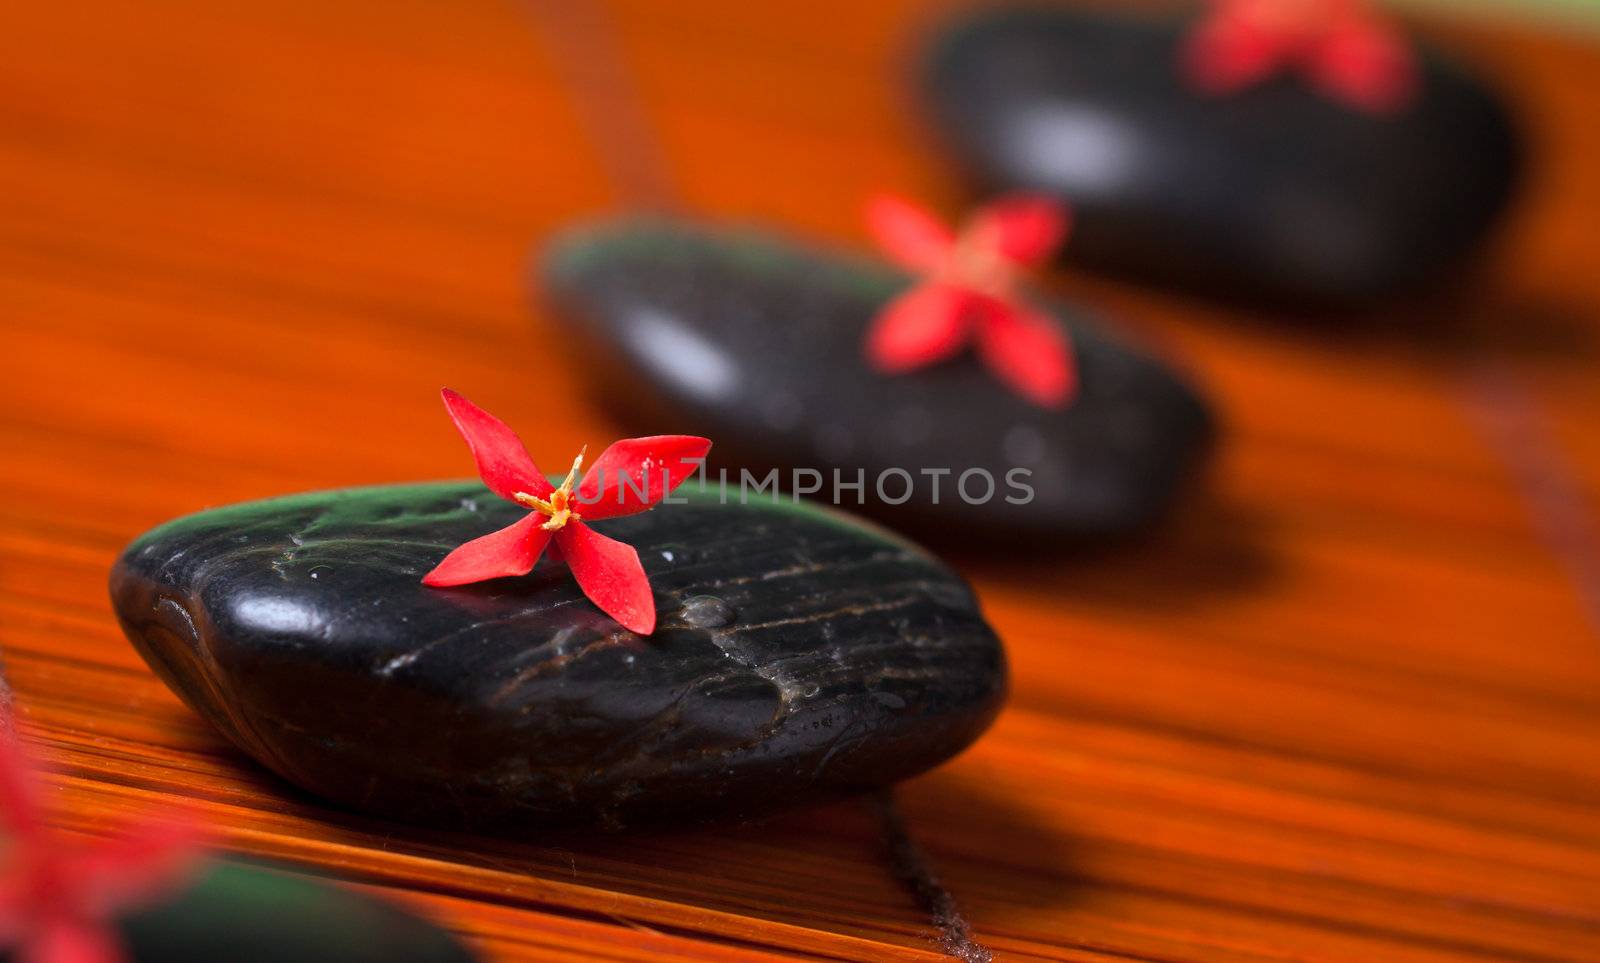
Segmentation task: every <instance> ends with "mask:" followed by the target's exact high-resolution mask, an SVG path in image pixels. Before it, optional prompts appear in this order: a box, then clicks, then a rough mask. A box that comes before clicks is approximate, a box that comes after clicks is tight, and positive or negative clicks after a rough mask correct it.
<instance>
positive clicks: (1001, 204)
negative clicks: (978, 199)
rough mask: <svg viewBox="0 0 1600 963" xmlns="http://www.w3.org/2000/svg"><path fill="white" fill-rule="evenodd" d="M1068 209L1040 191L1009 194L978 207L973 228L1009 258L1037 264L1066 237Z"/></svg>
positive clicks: (1018, 261) (1048, 255) (979, 235)
mask: <svg viewBox="0 0 1600 963" xmlns="http://www.w3.org/2000/svg"><path fill="white" fill-rule="evenodd" d="M1069 220H1070V219H1069V217H1068V215H1067V210H1066V208H1065V207H1064V206H1062V205H1061V204H1060V203H1058V202H1057V201H1056V200H1055V199H1053V198H1050V197H1045V196H1043V195H1039V194H1010V195H1007V196H1005V197H1002V198H1000V199H999V200H997V201H994V202H993V203H990V204H987V205H985V206H984V207H983V209H982V210H980V211H978V214H977V216H976V217H974V218H973V220H972V230H973V232H974V233H976V234H977V236H978V237H980V238H983V239H985V241H986V242H987V243H988V244H990V245H992V246H993V247H994V249H995V250H997V251H999V252H1000V254H1001V255H1003V256H1004V257H1006V258H1007V259H1009V260H1012V261H1016V262H1017V263H1019V264H1038V263H1040V262H1042V261H1044V260H1045V259H1047V258H1049V257H1050V255H1051V254H1053V253H1054V252H1055V250H1056V248H1058V247H1060V246H1061V242H1063V241H1065V240H1066V239H1067V227H1068V223H1069Z"/></svg>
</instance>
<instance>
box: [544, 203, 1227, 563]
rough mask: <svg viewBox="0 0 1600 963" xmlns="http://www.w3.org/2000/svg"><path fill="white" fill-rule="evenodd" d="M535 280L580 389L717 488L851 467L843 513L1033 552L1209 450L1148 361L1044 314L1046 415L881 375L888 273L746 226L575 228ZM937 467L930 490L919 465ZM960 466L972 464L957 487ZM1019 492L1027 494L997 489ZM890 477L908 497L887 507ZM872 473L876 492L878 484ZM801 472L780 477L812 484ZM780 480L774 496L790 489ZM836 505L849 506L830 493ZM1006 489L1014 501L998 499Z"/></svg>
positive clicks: (1196, 418)
mask: <svg viewBox="0 0 1600 963" xmlns="http://www.w3.org/2000/svg"><path fill="white" fill-rule="evenodd" d="M544 267H545V270H544V282H545V283H544V287H545V289H546V291H547V292H548V294H549V295H550V296H551V297H552V299H553V302H554V304H555V306H556V308H557V311H558V313H559V314H560V315H561V316H562V320H563V322H564V324H563V327H562V331H563V340H565V341H567V342H568V343H569V344H572V345H574V346H576V347H577V348H578V349H579V351H580V355H581V360H582V364H583V367H584V369H585V370H586V371H587V372H589V373H590V374H591V375H593V376H594V377H595V378H596V380H597V384H598V387H599V396H600V398H601V399H602V400H603V401H605V402H607V403H609V404H611V405H612V406H613V407H615V408H616V409H618V411H619V413H620V414H621V415H622V416H623V417H624V418H625V419H626V420H628V421H629V422H630V423H631V424H633V425H634V426H635V427H636V428H637V430H638V432H639V433H641V434H645V433H662V432H693V433H697V434H702V435H705V436H707V437H709V438H711V439H712V440H713V441H714V442H715V447H714V448H713V449H712V452H711V458H712V464H713V466H722V467H726V468H729V469H730V471H731V473H730V474H729V476H728V478H729V481H730V482H734V481H738V480H739V479H740V478H741V475H740V474H739V472H738V471H737V470H736V469H746V470H749V471H751V473H752V477H754V478H756V479H764V478H765V476H766V472H767V471H769V470H770V469H773V468H778V469H780V470H782V473H781V474H780V476H779V477H780V480H781V481H783V482H784V483H785V484H789V483H790V482H792V481H793V479H794V475H793V470H794V469H797V468H798V469H806V468H814V469H816V470H818V471H820V472H821V473H822V481H823V492H822V495H821V497H824V498H831V497H832V493H833V479H834V474H833V473H834V471H835V470H837V471H839V472H840V473H841V475H840V478H841V480H842V481H844V482H855V481H857V480H859V478H860V477H862V476H858V471H861V472H864V473H865V475H864V479H865V481H866V486H865V488H866V490H865V494H864V497H865V499H866V504H865V505H864V506H861V507H862V510H864V511H866V512H868V513H870V514H874V515H879V516H881V517H883V518H885V519H887V520H891V521H893V522H894V523H895V524H896V525H897V526H901V527H909V528H913V529H916V530H918V531H920V532H922V533H924V534H927V535H929V536H930V537H935V538H937V537H940V536H945V537H950V538H954V539H956V540H959V541H960V542H962V543H963V544H970V543H972V542H975V541H979V540H1013V542H1014V539H1015V537H1016V536H1018V535H1021V536H1026V537H1028V538H1029V540H1030V541H1032V542H1034V543H1035V544H1045V543H1049V542H1052V541H1056V540H1060V539H1064V538H1073V537H1078V536H1104V535H1107V534H1120V533H1125V532H1129V531H1132V530H1135V529H1139V528H1142V527H1143V526H1145V525H1147V524H1148V523H1149V522H1151V521H1152V520H1153V519H1154V518H1156V517H1157V516H1158V515H1160V514H1161V513H1162V511H1163V510H1164V509H1165V508H1166V507H1167V506H1168V504H1169V503H1170V502H1171V501H1172V499H1173V496H1174V495H1175V494H1176V493H1177V492H1178V490H1179V489H1180V488H1181V486H1182V483H1183V482H1184V481H1185V480H1186V478H1187V477H1188V476H1189V475H1190V474H1191V471H1192V469H1193V468H1194V467H1195V466H1196V464H1197V462H1199V461H1200V459H1201V456H1202V455H1203V454H1204V453H1205V452H1206V450H1207V449H1208V447H1209V442H1210V439H1211V433H1212V432H1211V419H1210V416H1209V414H1208V412H1207V410H1206V408H1205V406H1204V404H1203V403H1202V402H1201V401H1200V399H1199V398H1198V397H1197V396H1196V395H1195V393H1194V392H1193V391H1192V390H1191V389H1190V388H1189V387H1188V386H1187V385H1185V384H1184V383H1183V382H1182V381H1181V380H1179V379H1178V378H1176V377H1175V376H1174V375H1173V374H1172V373H1171V372H1169V371H1168V370H1167V369H1166V368H1165V367H1164V366H1163V365H1161V364H1160V363H1159V362H1157V361H1155V360H1153V359H1152V358H1150V357H1148V356H1146V355H1144V354H1142V353H1139V352H1137V351H1135V350H1133V349H1131V348H1129V347H1126V346H1124V345H1123V344H1121V343H1119V342H1118V341H1116V340H1114V339H1113V338H1112V337H1111V336H1110V335H1109V334H1108V333H1106V332H1105V331H1104V330H1103V329H1102V328H1100V327H1099V326H1098V325H1095V324H1093V323H1091V322H1090V320H1089V318H1088V317H1087V316H1086V315H1084V314H1083V313H1082V312H1080V311H1076V310H1071V309H1068V308H1065V307H1060V306H1057V307H1056V309H1055V313H1056V315H1057V317H1058V318H1059V319H1060V320H1061V321H1062V323H1063V324H1064V325H1065V326H1066V327H1067V329H1068V330H1069V331H1070V333H1071V337H1072V341H1073V345H1074V349H1075V351H1076V354H1077V365H1078V369H1079V375H1080V379H1081V383H1082V390H1081V392H1080V396H1079V398H1078V400H1077V402H1076V403H1075V404H1074V405H1072V406H1071V407H1069V408H1066V409H1064V410H1048V409H1043V408H1039V407H1037V406H1035V405H1032V404H1030V403H1028V402H1027V401H1025V400H1023V399H1021V398H1019V397H1018V396H1016V395H1014V394H1013V393H1012V392H1011V391H1010V390H1009V389H1008V388H1007V387H1006V386H1005V385H1003V384H1001V383H1000V382H999V381H998V380H996V378H995V377H994V376H993V374H991V373H990V372H989V371H988V370H987V369H985V368H984V367H983V365H982V364H981V362H979V361H978V360H977V359H976V358H975V357H972V356H970V355H968V356H961V357H958V358H956V359H953V360H951V361H948V362H945V363H942V364H939V365H935V366H932V367H929V368H926V369H923V370H921V371H918V372H915V373H912V374H907V375H902V376H898V377H886V376H883V375H879V374H877V373H875V372H874V371H872V370H871V368H870V367H869V366H868V365H867V363H866V361H865V360H864V358H863V356H862V349H861V342H862V337H863V334H864V332H865V331H866V329H867V327H868V325H869V324H870V322H871V319H872V318H873V316H874V315H875V314H876V313H877V311H878V310H879V309H880V308H881V307H882V306H883V305H884V304H885V303H886V302H887V301H888V300H889V299H890V298H892V297H893V296H894V295H895V294H896V293H897V292H898V291H900V290H903V289H904V287H905V286H906V284H907V282H908V279H907V278H906V277H905V276H903V275H901V274H898V273H896V272H894V271H892V270H889V269H887V268H885V267H883V266H881V265H880V264H877V263H874V262H871V261H866V260H861V261H854V260H846V259H843V258H840V257H835V256H830V255H826V254H822V253H819V252H816V251H813V250H810V249H807V248H804V247H802V246H800V245H798V244H794V243H790V242H787V241H783V240H780V239H775V238H773V237H771V236H770V235H764V234H761V233H758V232H754V231H746V232H729V231H717V230H713V229H709V228H696V227H691V226H688V225H683V224H675V223H671V222H664V221H660V222H658V221H641V222H636V223H631V224H621V225H613V226H610V227H600V228H595V229H590V230H584V231H579V232H577V233H575V234H572V235H570V236H568V237H567V238H566V239H564V240H563V241H561V242H559V243H558V244H557V246H556V247H555V248H554V249H553V250H552V251H551V252H550V254H549V256H548V257H547V258H546V260H545V265H544ZM941 469H947V470H950V471H951V474H950V475H949V476H946V477H942V478H941V479H938V481H939V487H940V489H941V490H940V491H939V493H938V496H939V503H938V504H935V503H934V495H935V492H934V490H933V486H934V482H935V480H936V479H935V478H934V477H933V476H931V475H924V474H922V472H923V471H924V470H941ZM971 469H981V470H983V471H985V472H987V473H988V477H989V478H992V479H993V480H994V483H995V495H994V497H992V498H988V499H983V496H984V494H985V493H986V492H987V484H986V482H985V481H984V476H982V475H976V474H975V475H972V476H971V477H970V478H969V480H968V494H969V495H970V496H971V498H972V500H974V501H981V504H968V502H967V501H966V500H963V498H961V497H960V494H959V492H958V490H957V485H958V483H959V476H960V475H961V474H962V473H964V472H966V471H968V470H971ZM1014 469H1022V470H1025V471H1027V472H1030V473H1031V474H1030V475H1027V476H1022V475H1018V476H1015V477H1014V479H1013V480H1015V481H1018V482H1020V483H1025V484H1026V485H1028V486H1030V487H1031V488H1032V489H1033V491H1034V495H1033V497H1032V498H1031V499H1027V497H1026V495H1025V494H1024V493H1023V492H1022V491H1021V489H1020V488H1015V487H1013V486H1012V485H1010V484H1008V475H1009V473H1010V472H1012V471H1013V470H1014ZM895 470H903V471H905V472H907V473H909V474H910V476H911V478H910V481H911V482H913V483H914V484H913V485H911V486H910V487H911V489H912V491H911V494H912V497H911V499H910V500H909V501H906V502H905V503H904V504H901V505H895V504H892V503H893V502H897V501H900V500H901V499H903V498H905V495H906V489H907V487H908V484H907V479H906V478H904V477H902V476H900V475H896V474H886V473H892V472H894V471H895ZM880 479H882V481H883V492H882V495H883V497H882V498H880V497H879V494H880V493H879V491H878V484H877V483H878V481H879V480H880ZM815 481H816V479H815V478H812V477H809V476H806V477H802V478H801V479H800V486H808V485H812V484H815ZM800 486H791V487H800ZM841 495H842V497H843V499H844V502H843V503H844V504H845V507H847V508H855V507H857V506H858V503H859V502H860V501H861V497H858V495H857V493H856V492H855V491H854V490H843V489H842V490H841ZM1008 496H1009V497H1011V498H1013V499H1016V500H1018V501H1025V503H1023V504H1014V503H1013V502H1012V501H1008Z"/></svg>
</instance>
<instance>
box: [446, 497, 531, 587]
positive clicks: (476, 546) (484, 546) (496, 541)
mask: <svg viewBox="0 0 1600 963" xmlns="http://www.w3.org/2000/svg"><path fill="white" fill-rule="evenodd" d="M544 522H545V517H544V516H543V515H541V514H539V513H538V512H529V513H528V514H527V515H526V516H525V517H523V519H522V520H521V521H518V522H515V523H513V524H511V525H508V526H506V527H505V528H502V529H500V530H499V531H498V532H490V533H489V534H488V535H484V536H483V537H481V538H475V539H473V540H472V541H470V542H467V543H466V544H465V545H462V546H460V547H458V548H457V549H456V550H455V551H453V552H451V553H450V554H449V555H446V556H445V557H444V561H442V562H440V563H439V564H438V565H436V566H434V569H433V571H431V572H429V573H428V574H427V575H424V576H423V577H422V584H424V585H432V586H434V587H436V588H444V587H447V586H451V585H468V584H470V583H472V582H482V581H484V580H486V579H491V578H504V577H505V576H508V575H527V574H528V573H529V572H531V571H533V566H534V564H535V563H537V562H538V561H539V555H540V553H542V552H543V551H544V547H545V545H546V544H547V543H548V542H549V541H550V534H551V533H550V532H547V531H545V530H544V529H543V528H540V527H539V526H541V525H543V524H544Z"/></svg>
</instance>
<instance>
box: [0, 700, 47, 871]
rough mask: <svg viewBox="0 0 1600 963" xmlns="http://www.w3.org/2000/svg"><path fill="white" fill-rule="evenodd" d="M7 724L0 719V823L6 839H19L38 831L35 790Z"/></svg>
mask: <svg viewBox="0 0 1600 963" xmlns="http://www.w3.org/2000/svg"><path fill="white" fill-rule="evenodd" d="M0 711H3V709H0ZM9 723H10V719H9V718H0V820H3V821H4V823H5V827H6V830H7V832H6V835H7V836H9V837H12V838H14V839H19V840H21V839H28V838H31V837H33V836H36V835H37V834H38V833H39V831H40V824H39V801H38V797H37V795H36V794H37V791H38V790H37V789H36V788H35V786H34V781H33V776H32V775H31V773H30V772H29V769H28V763H27V758H26V756H24V755H23V752H22V745H21V744H20V743H19V742H18V740H17V736H16V733H15V732H14V731H9V730H10V726H9Z"/></svg>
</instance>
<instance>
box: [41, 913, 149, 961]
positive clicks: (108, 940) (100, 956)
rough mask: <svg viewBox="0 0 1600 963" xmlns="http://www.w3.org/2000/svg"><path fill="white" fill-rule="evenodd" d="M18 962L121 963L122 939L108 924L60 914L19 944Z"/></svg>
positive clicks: (122, 959)
mask: <svg viewBox="0 0 1600 963" xmlns="http://www.w3.org/2000/svg"><path fill="white" fill-rule="evenodd" d="M21 950H22V952H21V953H20V954H18V956H17V959H18V963H124V961H125V960H126V959H127V956H126V954H125V953H124V952H123V948H122V941H121V940H120V939H118V937H117V935H116V933H115V932H114V931H113V930H112V928H111V924H110V923H103V924H100V923H93V922H88V921H85V920H81V919H78V918H76V917H74V916H72V915H71V914H69V913H62V914H60V915H58V916H56V917H54V918H52V919H50V920H48V921H47V922H45V924H44V926H43V927H42V928H41V929H40V930H38V931H37V932H36V935H35V936H34V937H33V938H32V939H31V940H29V941H28V942H27V943H25V944H23V946H22V947H21Z"/></svg>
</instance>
